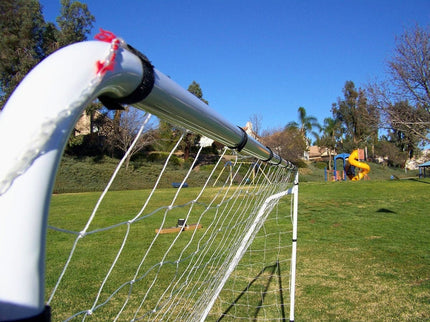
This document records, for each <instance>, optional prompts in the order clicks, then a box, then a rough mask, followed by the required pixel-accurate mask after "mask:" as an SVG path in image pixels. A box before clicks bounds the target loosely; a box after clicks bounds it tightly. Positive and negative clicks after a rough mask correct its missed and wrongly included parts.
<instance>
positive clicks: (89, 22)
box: [57, 0, 95, 47]
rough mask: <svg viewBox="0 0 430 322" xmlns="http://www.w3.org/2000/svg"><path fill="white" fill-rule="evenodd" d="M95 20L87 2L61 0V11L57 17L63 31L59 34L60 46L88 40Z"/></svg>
mask: <svg viewBox="0 0 430 322" xmlns="http://www.w3.org/2000/svg"><path fill="white" fill-rule="evenodd" d="M93 22H95V18H94V16H93V15H92V14H91V13H90V11H89V10H88V6H87V5H86V4H85V3H81V2H79V1H70V0H61V13H60V16H59V17H57V23H58V27H59V28H60V31H61V32H60V33H59V35H58V43H59V46H60V47H63V46H67V45H69V44H73V43H75V42H79V41H84V40H87V35H88V34H89V33H90V32H91V29H92V27H93Z"/></svg>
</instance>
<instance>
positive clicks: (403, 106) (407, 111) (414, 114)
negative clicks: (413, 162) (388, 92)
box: [389, 101, 425, 158]
mask: <svg viewBox="0 0 430 322" xmlns="http://www.w3.org/2000/svg"><path fill="white" fill-rule="evenodd" d="M389 111H390V115H393V117H391V118H390V123H391V124H390V127H391V130H389V134H390V136H391V139H392V142H393V143H394V144H395V145H396V146H397V147H398V148H399V150H400V151H402V152H407V155H408V156H409V158H412V157H413V156H414V154H415V152H416V150H417V149H418V144H419V142H420V136H419V135H417V134H416V133H415V131H410V130H409V126H408V124H407V123H406V122H410V123H418V121H419V120H421V119H422V118H423V117H424V115H425V111H424V109H419V110H417V109H415V108H414V107H412V106H411V105H409V103H408V101H403V102H398V103H396V104H394V105H391V106H390V107H389ZM394 116H396V117H394ZM399 118H401V121H400V122H399V120H398V119H399ZM420 127H422V125H418V124H416V125H415V126H414V128H415V129H417V128H420ZM422 130H423V129H422Z"/></svg>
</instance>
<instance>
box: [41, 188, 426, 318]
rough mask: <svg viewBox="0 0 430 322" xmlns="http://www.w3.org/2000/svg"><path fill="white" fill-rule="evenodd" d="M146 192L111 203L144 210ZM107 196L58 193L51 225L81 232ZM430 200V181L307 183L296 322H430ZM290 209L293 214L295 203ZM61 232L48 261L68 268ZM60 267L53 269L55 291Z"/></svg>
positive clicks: (302, 208)
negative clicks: (137, 202) (138, 202)
mask: <svg viewBox="0 0 430 322" xmlns="http://www.w3.org/2000/svg"><path fill="white" fill-rule="evenodd" d="M166 191H167V190H166ZM142 193H143V194H145V192H136V191H121V192H115V193H114V194H115V197H116V198H114V199H113V201H111V202H112V203H113V204H111V205H110V206H109V208H113V209H114V211H115V212H118V211H119V210H121V211H122V210H124V209H128V208H130V209H131V210H130V211H136V210H138V206H136V207H135V206H133V200H134V199H138V198H137V195H139V194H142ZM99 194H100V193H94V192H92V193H79V194H63V195H55V196H54V197H53V200H52V205H51V218H50V224H52V225H54V226H63V225H62V221H63V219H62V218H65V217H68V218H70V219H72V222H71V223H70V225H71V226H70V227H69V228H70V229H81V228H82V224H83V223H84V222H85V220H86V218H88V211H86V210H85V209H86V207H87V206H86V203H87V202H88V204H91V203H94V201H95V200H96V198H97V196H98V195H99ZM167 194H169V193H167ZM159 198H160V203H163V202H164V204H165V205H167V203H168V202H169V201H168V200H169V199H168V198H167V197H166V199H165V200H163V194H161V195H160V197H159ZM125 200H131V202H126V201H125ZM429 203H430V180H427V181H425V180H421V181H418V180H392V181H361V182H311V183H301V184H300V186H299V224H298V254H297V279H296V308H295V309H296V319H295V320H296V321H333V320H344V321H395V320H399V321H400V320H402V321H404V320H407V321H422V320H430V211H429V210H430V207H429ZM134 207H135V208H136V209H134ZM283 208H285V210H286V211H289V210H288V209H287V208H289V201H288V200H284V201H282V202H281V204H280V208H279V210H280V211H282V209H283ZM79 214H82V215H79ZM81 216H82V217H81ZM79 227H80V228H79ZM151 231H153V230H152V229H151ZM56 235H57V234H56V233H49V234H48V243H49V242H51V243H52V242H54V243H55V244H56V245H55V246H53V245H51V246H49V245H48V265H49V260H51V261H53V263H54V265H56V266H58V267H57V268H60V267H61V265H62V264H61V263H60V262H57V259H58V260H59V259H60V258H61V260H63V263H64V259H65V257H64V255H59V252H61V249H60V248H61V247H64V248H66V250H65V253H66V254H67V253H68V251H69V250H70V248H71V246H72V245H71V243H72V239H69V238H67V239H69V240H67V243H66V240H57V241H54V240H52V239H50V238H51V237H55V236H56ZM107 242H109V241H107ZM61 245H63V246H61ZM96 255H97V254H96ZM286 256H287V257H289V256H290V254H286ZM54 271H55V274H58V269H57V270H54V269H50V268H49V267H48V269H47V274H48V276H47V282H48V290H47V292H49V291H50V289H49V288H52V287H53V284H54V283H55V282H54V279H55V276H50V274H51V272H54ZM89 273H90V272H89ZM81 277H82V276H81ZM76 278H79V277H78V276H77V277H76ZM80 292H82V293H85V292H84V291H83V290H81V291H80ZM74 296H77V297H79V296H83V295H82V294H75V295H73V294H70V297H69V298H67V299H66V302H68V301H71V300H72V298H73V297H74ZM57 301H58V300H57ZM60 302H61V300H60ZM56 303H57V304H58V302H56ZM64 305H65V306H68V305H69V304H66V303H64ZM53 310H54V312H55V308H53Z"/></svg>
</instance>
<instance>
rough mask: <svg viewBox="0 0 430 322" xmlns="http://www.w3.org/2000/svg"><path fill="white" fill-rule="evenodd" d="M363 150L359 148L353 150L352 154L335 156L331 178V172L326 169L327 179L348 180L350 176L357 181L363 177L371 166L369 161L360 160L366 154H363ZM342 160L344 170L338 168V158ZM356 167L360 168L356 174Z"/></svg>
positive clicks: (325, 175)
mask: <svg viewBox="0 0 430 322" xmlns="http://www.w3.org/2000/svg"><path fill="white" fill-rule="evenodd" d="M362 151H363V150H360V149H357V150H354V151H352V153H351V154H348V153H341V154H338V155H337V156H335V157H334V165H333V172H332V177H331V178H330V173H329V171H328V170H327V169H325V172H324V177H325V181H327V180H332V181H341V180H344V181H346V178H347V177H348V178H349V179H350V180H352V181H357V180H361V179H363V178H364V177H365V176H366V175H367V174H368V173H369V171H370V166H369V165H368V164H367V163H364V162H360V161H358V160H361V159H364V154H363V155H362V156H361V153H360V152H362ZM338 159H341V160H342V163H343V164H342V170H338V169H337V160H338ZM355 168H359V169H360V172H359V173H358V174H357V175H356V174H355Z"/></svg>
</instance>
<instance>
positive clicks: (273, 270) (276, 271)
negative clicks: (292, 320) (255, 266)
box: [217, 261, 286, 321]
mask: <svg viewBox="0 0 430 322" xmlns="http://www.w3.org/2000/svg"><path fill="white" fill-rule="evenodd" d="M266 271H267V272H269V274H270V275H269V278H268V279H267V282H266V284H265V288H264V291H263V292H262V295H261V298H260V300H259V303H257V305H256V306H255V312H254V314H253V320H257V318H258V314H259V312H260V310H261V308H262V307H263V304H264V299H265V297H266V294H267V291H268V290H269V286H270V284H271V283H272V282H274V283H276V282H277V283H278V287H279V301H280V304H281V314H282V319H281V320H282V321H286V318H285V310H284V295H283V291H282V280H281V267H280V265H279V262H278V261H277V262H276V263H275V264H273V265H270V266H266V267H264V268H263V269H262V270H261V271H260V273H258V274H257V276H256V277H255V278H254V279H253V280H252V281H251V282H249V283H248V285H247V286H246V287H245V288H244V289H243V291H242V292H241V293H240V294H239V296H238V297H237V298H236V299H235V300H234V301H233V303H231V304H230V306H229V307H228V308H227V309H226V310H225V311H224V313H222V314H221V316H220V318H219V319H218V320H217V321H221V320H222V319H223V318H224V317H225V316H227V315H228V313H229V312H230V310H232V309H233V308H234V306H235V305H236V304H237V303H238V302H239V300H240V299H241V298H242V296H244V295H246V294H247V292H248V291H249V290H250V289H251V287H252V285H253V284H254V283H255V282H257V281H259V280H260V279H264V278H265V276H264V275H263V274H264V273H265V272H266ZM275 276H277V277H278V281H276V280H275V281H273V277H275Z"/></svg>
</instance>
